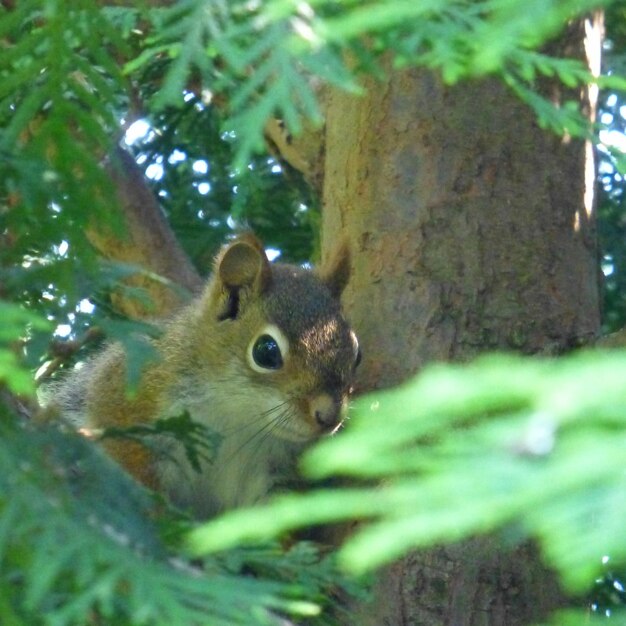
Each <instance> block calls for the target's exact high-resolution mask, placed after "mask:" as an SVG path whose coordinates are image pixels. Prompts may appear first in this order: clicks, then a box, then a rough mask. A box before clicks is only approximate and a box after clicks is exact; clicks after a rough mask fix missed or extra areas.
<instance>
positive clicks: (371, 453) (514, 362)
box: [188, 351, 626, 624]
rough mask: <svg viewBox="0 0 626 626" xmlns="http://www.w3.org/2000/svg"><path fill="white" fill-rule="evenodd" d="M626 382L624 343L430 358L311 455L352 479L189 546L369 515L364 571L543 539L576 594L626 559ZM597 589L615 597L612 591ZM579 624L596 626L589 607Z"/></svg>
mask: <svg viewBox="0 0 626 626" xmlns="http://www.w3.org/2000/svg"><path fill="white" fill-rule="evenodd" d="M625 376H626V354H625V353H624V352H623V351H615V352H606V353H604V352H601V351H595V352H587V353H584V352H583V353H580V354H576V355H574V356H571V357H563V358H560V359H555V360H544V361H540V360H536V359H535V360H531V359H528V358H526V359H524V358H521V357H513V356H504V355H497V356H488V357H482V358H480V359H479V360H477V361H476V362H475V363H473V364H471V365H464V366H450V365H433V366H430V367H429V368H427V369H426V370H425V371H424V372H423V373H422V374H420V375H419V376H418V377H417V378H416V379H415V380H412V381H409V382H408V383H406V384H405V385H403V386H402V387H400V388H398V389H395V390H390V391H385V392H380V393H375V394H372V395H370V396H368V397H364V398H361V399H359V400H358V401H357V403H356V405H357V406H356V410H355V414H354V415H353V416H352V419H351V420H350V423H349V426H348V428H346V431H345V433H343V434H342V436H341V437H336V438H333V439H330V440H327V441H325V442H323V443H320V444H319V445H318V446H317V447H316V448H314V449H313V450H312V451H310V452H309V453H308V454H307V455H306V456H305V458H304V462H303V468H304V470H305V472H306V473H307V474H308V476H310V477H311V478H316V479H319V478H327V477H329V476H344V477H349V478H350V480H351V481H352V486H350V487H346V488H336V489H326V490H320V491H317V492H312V493H309V494H306V495H286V496H281V497H276V499H275V500H274V501H273V502H272V503H270V504H269V505H268V506H267V507H266V508H259V509H251V510H247V511H245V510H242V511H235V512H232V513H230V514H228V515H226V516H224V517H222V518H221V519H217V520H215V521H212V522H209V523H208V524H207V525H206V526H204V527H200V528H198V529H196V530H194V531H192V533H191V534H190V536H189V539H188V542H189V545H190V547H191V550H192V551H193V552H194V553H196V554H207V553H211V552H213V551H215V550H219V549H224V548H226V547H228V546H232V545H241V543H242V542H244V541H250V540H252V541H258V540H261V539H263V540H266V539H267V538H268V537H271V536H273V535H274V534H275V533H280V532H285V531H286V530H291V529H293V528H297V527H300V526H306V525H308V524H311V523H327V522H335V521H338V520H350V519H355V518H356V519H362V520H364V521H366V522H367V523H364V524H362V525H361V526H360V528H359V530H358V532H356V533H355V534H354V536H352V537H351V538H350V539H349V540H348V541H347V542H346V543H345V545H344V546H343V547H342V548H341V550H340V552H339V561H340V563H341V565H342V566H343V568H344V569H346V570H347V571H350V572H364V571H367V570H370V569H372V568H375V567H379V566H380V565H383V564H385V563H388V562H390V561H392V560H394V559H395V558H397V557H400V556H402V555H403V554H406V553H407V552H408V551H410V550H412V549H415V548H419V547H425V546H430V545H433V544H440V543H448V542H455V541H458V540H461V539H463V538H465V537H471V536H474V535H476V534H481V533H495V535H496V536H497V537H499V538H500V540H501V541H502V543H503V545H511V544H515V543H518V542H522V541H524V540H526V539H527V538H529V537H532V538H534V539H536V540H537V541H538V542H539V545H540V546H541V548H542V550H543V554H544V558H545V560H546V562H547V563H548V564H550V566H551V567H554V568H555V569H556V570H557V571H558V573H559V574H560V576H561V579H562V581H563V584H564V585H565V587H566V588H567V589H568V590H569V591H570V592H571V593H572V594H573V595H574V596H576V595H580V594H583V593H586V592H589V591H590V590H591V589H592V587H593V585H594V581H595V580H596V579H597V578H598V577H602V576H605V575H607V576H608V577H609V578H608V580H609V581H612V582H615V579H614V578H611V576H612V574H611V572H623V571H624V569H625V566H626V542H625V541H624V534H623V532H622V531H623V520H624V518H625V516H626V497H625V494H626V475H625V474H624V449H625V447H626V389H625V387H624V379H625ZM620 588H621V584H620V583H619V581H618V584H617V586H614V589H617V590H619V589H620ZM592 595H595V597H596V598H598V596H602V598H603V601H602V602H601V603H602V604H604V605H606V601H607V599H608V595H607V585H606V584H605V585H601V586H600V589H599V591H598V590H596V591H595V593H594V594H592ZM595 602H596V605H598V603H599V602H600V601H599V600H597V599H596V600H595ZM617 603H618V604H619V603H621V604H623V599H620V598H617ZM570 618H571V619H569V618H568V619H569V621H567V623H571V624H583V623H585V624H586V623H588V622H587V620H588V616H587V615H586V612H581V613H580V614H576V620H575V619H574V617H573V614H572V615H570ZM554 619H555V621H554V622H551V623H554V624H561V623H566V622H565V621H563V622H562V621H559V618H557V617H555V618H554ZM617 623H620V622H617Z"/></svg>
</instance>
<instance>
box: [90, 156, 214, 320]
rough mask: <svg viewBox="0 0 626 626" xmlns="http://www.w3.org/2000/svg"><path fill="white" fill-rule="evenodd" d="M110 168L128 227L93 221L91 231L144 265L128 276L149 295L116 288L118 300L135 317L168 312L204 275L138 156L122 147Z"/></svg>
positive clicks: (112, 250) (101, 245)
mask: <svg viewBox="0 0 626 626" xmlns="http://www.w3.org/2000/svg"><path fill="white" fill-rule="evenodd" d="M106 169H107V171H108V173H109V175H110V177H111V182H112V184H113V185H114V186H115V190H116V195H117V198H118V201H119V209H120V210H121V212H122V219H123V225H124V232H123V233H119V232H113V231H112V230H110V229H109V230H107V231H103V230H102V229H101V228H93V227H92V228H90V229H89V230H88V232H87V236H88V238H89V240H90V241H91V242H92V244H93V245H94V246H95V247H96V249H97V250H98V251H99V252H100V254H102V255H103V256H104V257H105V258H107V259H111V260H113V261H117V262H124V263H128V264H131V265H134V266H136V267H137V269H138V270H139V269H141V270H142V272H139V271H138V272H137V273H136V274H134V275H133V276H130V277H129V278H128V279H127V281H126V282H127V284H128V285H130V286H132V287H135V288H140V289H142V290H143V291H144V292H145V294H146V295H147V296H148V297H149V302H148V303H145V302H143V301H140V300H137V299H131V298H127V297H125V296H124V294H113V302H114V304H115V306H116V308H117V309H118V310H119V311H120V312H122V313H124V314H125V315H127V316H128V317H130V318H133V319H145V318H159V317H167V316H168V315H170V314H171V313H172V312H173V311H174V310H176V309H177V308H178V307H179V306H180V305H181V304H183V303H184V302H185V301H186V300H187V299H188V297H189V295H190V294H194V293H196V292H198V291H199V290H200V288H201V286H202V282H203V281H202V278H201V277H200V275H199V274H198V272H197V270H196V269H195V268H194V267H193V265H192V263H191V261H190V260H189V257H188V256H187V254H186V253H185V251H184V250H183V249H182V247H181V246H180V244H179V243H178V241H177V240H176V237H175V236H174V233H173V232H172V230H171V228H170V226H169V224H168V223H167V220H166V219H165V216H164V215H163V211H162V210H161V207H160V206H159V203H158V201H157V199H156V197H155V196H154V194H153V193H152V191H151V190H150V188H149V187H148V184H147V182H146V179H145V177H144V175H143V172H142V170H141V168H140V167H139V166H138V165H137V163H136V162H135V160H134V159H133V157H132V156H131V155H130V154H129V153H128V152H126V151H125V150H123V149H121V148H118V149H117V150H115V151H114V153H113V154H112V155H111V156H110V157H109V159H108V161H107V164H106Z"/></svg>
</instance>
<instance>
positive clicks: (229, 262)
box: [215, 235, 271, 293]
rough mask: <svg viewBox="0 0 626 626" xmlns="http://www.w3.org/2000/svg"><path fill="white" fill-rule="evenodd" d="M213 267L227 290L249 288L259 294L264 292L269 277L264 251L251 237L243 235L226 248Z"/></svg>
mask: <svg viewBox="0 0 626 626" xmlns="http://www.w3.org/2000/svg"><path fill="white" fill-rule="evenodd" d="M215 265H216V274H217V275H218V276H219V278H220V281H221V282H222V283H223V285H224V287H225V288H226V289H228V290H239V289H241V288H242V287H250V288H253V289H254V291H257V292H259V293H260V292H262V291H264V290H265V288H266V286H267V284H268V282H269V279H270V275H271V269H270V264H269V261H268V260H267V257H266V256H265V250H264V249H263V246H262V245H261V242H260V241H259V240H258V239H257V238H256V237H254V236H253V235H244V236H243V237H240V238H239V239H237V240H236V241H234V242H233V243H231V244H229V245H228V246H226V247H225V248H224V249H223V250H222V252H221V253H220V254H219V256H218V257H217V261H216V264H215Z"/></svg>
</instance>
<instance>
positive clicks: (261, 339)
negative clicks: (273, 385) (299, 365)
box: [246, 324, 289, 374]
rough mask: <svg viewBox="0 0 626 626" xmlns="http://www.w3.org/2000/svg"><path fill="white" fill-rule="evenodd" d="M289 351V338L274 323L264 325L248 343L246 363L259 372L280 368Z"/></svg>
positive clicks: (269, 372) (270, 371)
mask: <svg viewBox="0 0 626 626" xmlns="http://www.w3.org/2000/svg"><path fill="white" fill-rule="evenodd" d="M288 352H289V340H288V339H287V337H286V336H285V334H284V333H283V332H282V331H281V330H280V329H279V328H278V327H277V326H275V325H274V324H268V325H267V326H264V327H263V328H262V330H261V332H259V333H257V334H256V335H255V336H254V339H253V340H252V341H251V342H250V344H249V345H248V351H247V354H246V356H247V358H248V365H249V366H250V367H251V368H252V369H253V370H254V371H255V372H259V373H261V374H271V373H272V372H275V371H277V370H279V369H281V368H282V367H283V365H284V362H285V357H286V356H287V354H288Z"/></svg>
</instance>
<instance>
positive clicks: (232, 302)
mask: <svg viewBox="0 0 626 626" xmlns="http://www.w3.org/2000/svg"><path fill="white" fill-rule="evenodd" d="M349 274H350V255H349V252H348V249H347V247H346V246H340V247H339V249H338V251H337V253H336V254H335V256H334V258H333V259H332V260H331V262H330V263H329V264H328V266H327V267H326V268H323V269H320V270H319V271H316V270H310V269H305V268H302V267H298V266H294V265H288V264H282V263H275V264H271V263H270V262H269V260H268V259H267V256H266V254H265V251H264V248H263V246H262V245H261V243H260V241H259V240H258V239H257V238H256V237H255V236H253V235H244V236H242V237H239V238H238V239H235V240H234V241H232V242H231V243H229V244H227V245H226V246H224V247H223V249H222V250H221V252H220V253H219V255H218V256H217V258H216V261H215V267H214V273H213V275H212V277H211V278H210V279H209V280H208V282H207V284H206V287H205V288H204V290H203V292H202V293H201V294H200V295H199V296H198V297H197V298H196V299H195V300H193V301H192V302H191V303H190V304H188V305H187V306H185V307H183V308H182V309H181V310H180V312H179V313H178V314H177V315H175V316H174V317H173V318H172V319H171V320H170V321H168V322H166V323H165V324H164V326H163V333H162V335H161V336H160V337H158V338H157V339H154V340H153V342H154V347H155V349H156V351H157V353H158V359H156V360H155V361H153V362H151V363H149V364H147V365H146V366H145V368H144V369H143V370H142V372H141V374H140V378H139V382H138V384H137V387H136V390H135V392H134V393H133V394H129V392H128V389H127V384H126V356H125V352H124V349H123V348H122V347H121V346H120V345H118V344H112V345H110V346H109V347H107V348H105V349H104V350H103V352H102V353H100V354H99V355H96V356H95V357H93V358H92V359H91V360H90V361H88V362H87V363H86V364H85V365H84V367H82V368H81V369H79V370H76V371H75V372H73V373H72V374H70V375H69V376H68V377H67V379H66V380H64V381H61V382H60V383H56V384H55V385H54V388H53V390H52V392H51V394H50V396H51V397H50V404H51V405H52V407H53V408H54V410H55V411H56V412H58V413H60V414H61V416H63V417H65V418H67V420H68V421H70V422H72V423H73V424H74V425H75V426H77V427H78V428H79V429H84V430H85V431H87V432H90V431H99V430H101V429H107V428H111V427H114V428H125V427H130V426H134V425H138V424H150V423H153V422H154V421H155V420H157V419H160V418H167V417H174V416H179V415H182V414H183V413H185V412H187V413H188V415H189V416H190V417H191V419H192V420H194V421H196V422H199V423H200V424H202V425H204V426H206V427H207V428H208V429H209V430H210V431H213V432H215V433H217V434H218V436H219V437H220V443H219V445H218V447H217V450H216V453H215V455H214V458H213V459H211V461H210V462H208V461H203V462H202V467H201V472H198V471H196V470H195V469H194V468H193V467H192V465H191V463H190V462H189V460H188V459H187V457H186V454H185V451H184V447H183V445H182V444H181V443H180V442H174V443H171V442H170V443H169V444H168V446H169V447H168V448H167V449H166V450H164V451H163V452H164V453H163V454H159V453H158V452H157V451H155V450H154V449H152V448H148V447H146V446H144V445H142V444H140V443H137V442H135V441H128V440H124V439H108V440H105V442H104V446H105V448H106V449H107V451H108V452H109V453H110V455H111V456H113V457H114V458H115V459H116V460H117V461H118V462H119V463H120V464H121V465H122V466H123V467H124V468H125V469H126V470H128V471H129V472H130V473H131V474H132V475H134V476H135V478H137V479H138V480H139V481H140V482H142V483H144V484H146V485H148V486H149V487H151V488H153V489H155V490H157V491H160V492H162V493H163V494H164V495H165V496H166V497H167V498H168V499H169V500H170V502H172V503H173V504H174V505H175V506H178V507H179V508H182V509H184V510H187V511H188V512H189V513H191V514H192V515H194V516H195V517H198V518H207V517H210V516H213V515H215V514H217V513H220V512H222V511H224V510H228V509H231V508H235V507H240V506H247V505H251V504H254V503H256V502H258V501H261V500H262V499H264V498H265V497H266V495H267V494H268V493H269V492H271V491H272V490H273V489H275V488H277V486H278V485H280V484H282V483H281V481H285V479H287V481H288V480H290V479H292V478H293V477H295V475H296V471H295V467H296V462H297V458H298V456H299V454H300V453H301V452H302V450H303V449H304V448H305V446H306V445H307V443H309V442H311V441H313V440H315V439H316V438H318V437H319V436H321V435H323V434H328V433H334V432H335V431H337V430H338V429H339V427H340V426H341V424H342V421H343V419H344V417H345V413H346V409H347V402H348V397H349V394H350V392H351V391H352V384H353V378H354V372H355V369H356V367H357V365H358V363H359V360H360V351H359V345H358V341H357V338H356V335H355V334H354V332H353V331H352V330H351V328H350V326H349V324H348V322H347V321H346V319H345V318H344V316H343V315H342V312H341V308H340V303H339V298H340V296H341V293H342V292H343V289H344V287H345V285H346V283H347V281H348V279H349Z"/></svg>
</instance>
